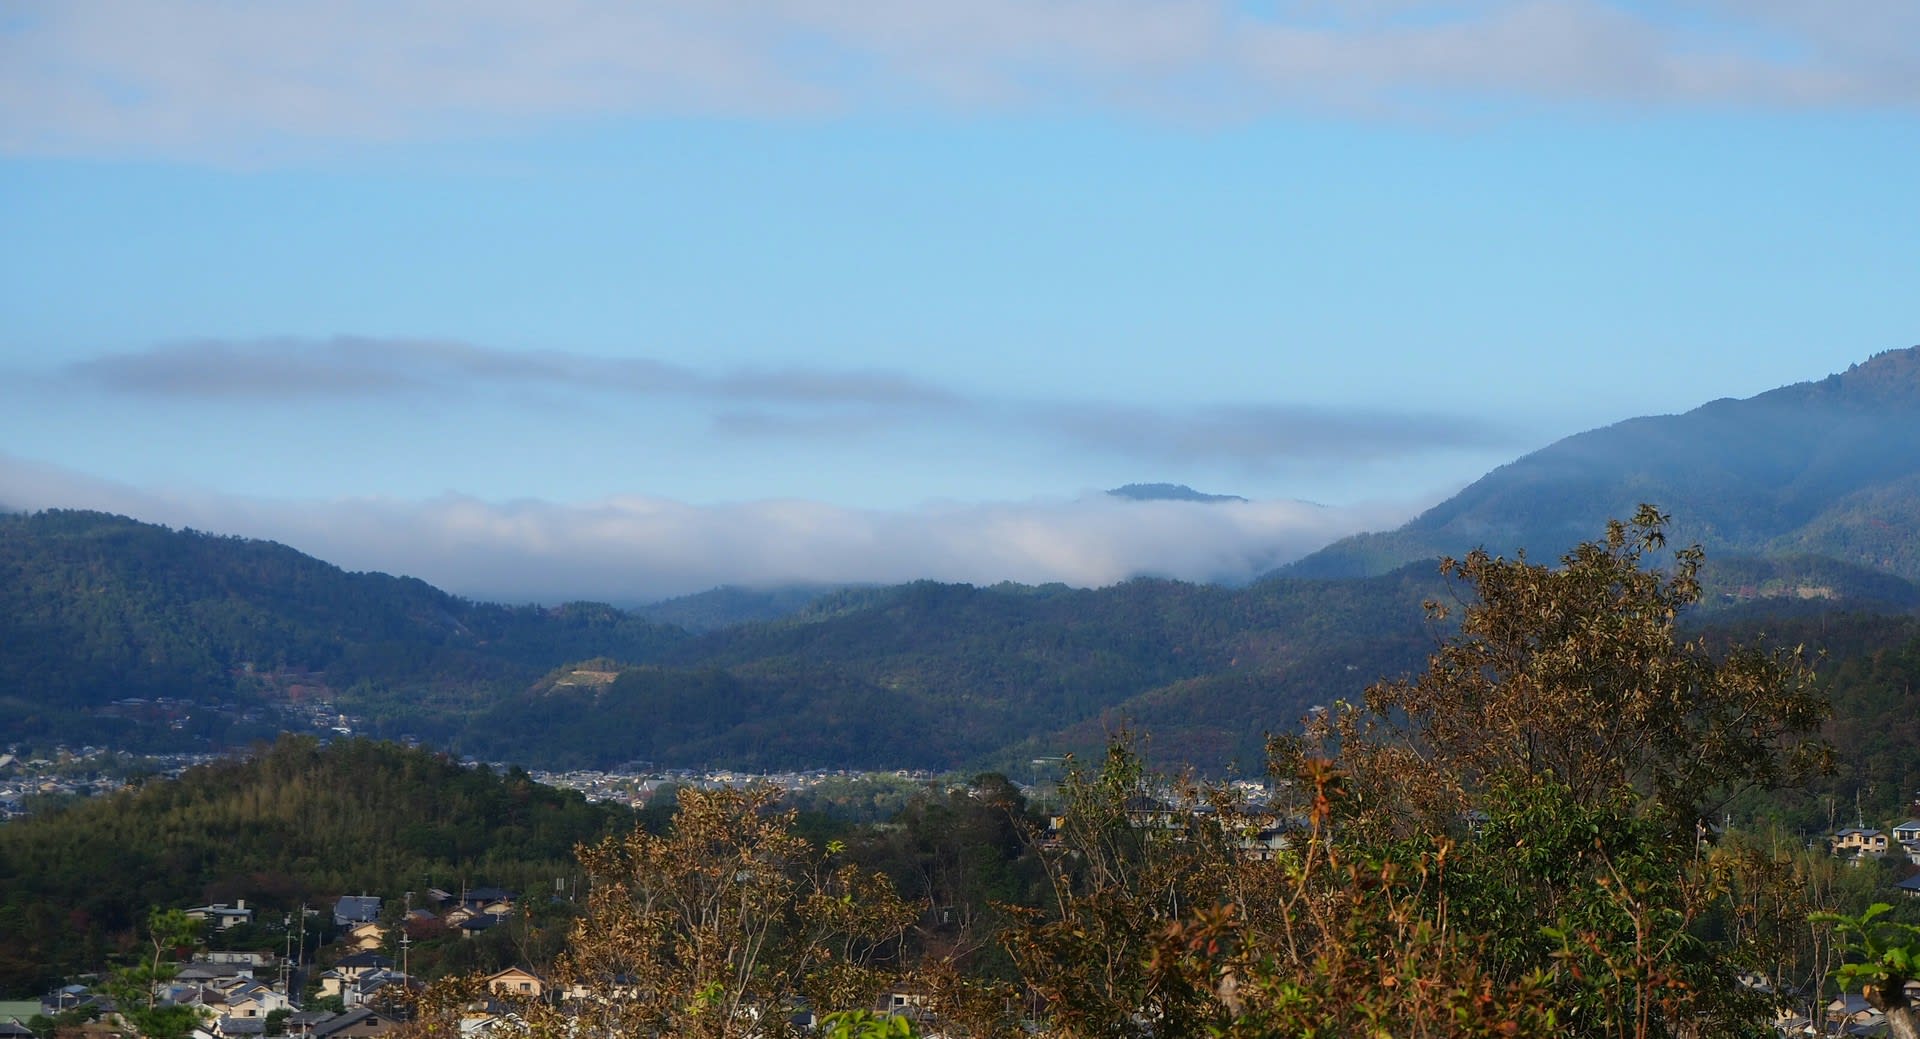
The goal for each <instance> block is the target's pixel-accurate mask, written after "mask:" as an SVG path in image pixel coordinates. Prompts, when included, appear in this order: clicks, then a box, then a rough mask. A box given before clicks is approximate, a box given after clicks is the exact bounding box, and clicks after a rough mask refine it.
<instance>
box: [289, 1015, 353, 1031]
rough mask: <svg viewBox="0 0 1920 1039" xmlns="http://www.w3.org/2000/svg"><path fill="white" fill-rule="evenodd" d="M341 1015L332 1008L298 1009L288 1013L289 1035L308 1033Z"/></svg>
mask: <svg viewBox="0 0 1920 1039" xmlns="http://www.w3.org/2000/svg"><path fill="white" fill-rule="evenodd" d="M339 1016H340V1015H339V1014H338V1013H337V1012H335V1011H332V1010H296V1011H294V1012H293V1013H291V1014H289V1015H287V1034H288V1035H307V1034H310V1033H311V1032H312V1031H313V1030H314V1029H315V1028H316V1027H318V1026H320V1025H323V1024H325V1023H327V1022H328V1021H331V1020H333V1019H334V1018H336V1017H339Z"/></svg>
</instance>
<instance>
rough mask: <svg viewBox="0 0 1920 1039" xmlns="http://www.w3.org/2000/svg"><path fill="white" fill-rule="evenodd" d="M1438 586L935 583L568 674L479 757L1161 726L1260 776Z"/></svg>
mask: <svg viewBox="0 0 1920 1039" xmlns="http://www.w3.org/2000/svg"><path fill="white" fill-rule="evenodd" d="M1442 592H1443V586H1442V584H1441V583H1440V580H1439V578H1438V577H1437V575H1436V574H1435V573H1434V572H1433V570H1432V568H1430V567H1426V566H1421V567H1417V568H1413V569H1411V570H1409V571H1405V572H1401V573H1397V574H1390V575H1385V576H1382V577H1379V578H1374V579H1370V580H1365V581H1344V582H1324V581H1295V580H1279V581H1271V582H1266V583H1264V584H1261V585H1256V586H1253V587H1250V588H1244V589H1228V588H1222V587H1217V586H1209V585H1191V584H1183V583H1180V582H1175V581H1159V580H1147V579H1141V580H1135V581H1129V582H1126V583H1124V584H1120V585H1116V586H1113V587H1110V588H1102V589H1091V590H1090V589H1072V588H1067V587H1065V586H1061V585H1052V586H1046V587H1041V588H1032V587H1025V586H1018V585H1000V586H996V587H992V588H976V587H972V586H969V585H950V584H938V583H934V582H928V581H923V582H916V583H913V584H908V585H901V586H896V587H892V588H881V589H861V590H855V591H849V592H843V593H838V594H836V595H834V596H829V597H828V598H826V599H823V600H821V601H820V602H819V603H816V604H815V605H814V606H813V607H811V608H809V609H808V610H806V611H804V612H802V613H801V614H798V615H796V616H794V617H792V618H789V619H788V620H785V621H780V622H775V623H770V624H749V625H744V626H741V627H736V628H729V629H726V630H724V631H717V632H713V633H711V634H708V635H705V636H701V637H699V638H697V639H694V640H691V641H688V642H686V643H683V644H681V645H678V646H676V647H673V648H671V649H669V650H667V651H665V652H662V653H661V654H659V655H658V656H656V657H655V658H654V660H652V661H650V662H647V663H645V664H643V665H640V666H634V667H626V668H620V667H605V666H602V667H597V668H593V669H563V670H561V671H558V672H556V673H554V674H553V675H550V676H549V677H548V679H547V680H545V681H543V682H541V683H539V684H537V685H535V686H534V687H532V688H530V689H528V690H527V691H525V692H524V693H521V694H518V695H515V696H512V697H508V698H506V699H504V700H501V701H499V702H497V703H496V704H495V705H494V706H493V708H491V710H489V711H487V712H486V713H483V714H481V715H479V716H477V717H476V719H475V723H474V724H473V725H471V726H469V727H468V728H467V730H466V731H465V732H464V733H463V735H462V736H461V741H462V742H461V744H460V749H461V750H462V752H463V753H470V754H476V755H479V756H482V757H503V756H516V757H519V758H520V759H522V760H539V761H543V762H552V763H557V764H564V765H570V766H586V765H605V764H610V763H614V762H620V761H626V760H630V759H636V758H637V759H642V760H647V761H651V762H653V763H655V764H657V765H661V766H693V765H726V766H730V767H738V768H750V769H778V768H792V767H809V766H818V765H831V766H836V767H858V768H897V767H903V766H917V767H929V768H961V767H967V768H974V767H981V766H993V767H1000V768H1011V767H1015V766H1023V765H1024V763H1025V762H1026V761H1027V760H1029V759H1030V758H1032V757H1034V756H1039V755H1045V756H1052V755H1058V754H1060V753H1062V752H1063V751H1068V750H1077V751H1086V750H1092V749H1097V748H1098V747H1100V746H1101V745H1102V744H1103V743H1104V741H1105V734H1106V732H1107V731H1108V730H1110V729H1113V728H1117V727H1119V726H1122V725H1125V724H1128V723H1130V722H1132V721H1138V722H1141V723H1142V724H1146V723H1151V727H1152V730H1153V736H1154V743H1153V747H1152V751H1153V753H1154V754H1155V755H1156V756H1158V757H1160V758H1163V759H1165V760H1169V761H1177V762H1192V763H1199V764H1202V765H1205V766H1208V767H1217V766H1219V765H1221V764H1224V763H1227V762H1230V761H1236V760H1237V761H1239V762H1240V763H1241V764H1243V765H1252V764H1254V763H1256V762H1258V761H1259V759H1260V753H1261V750H1262V748H1263V746H1264V738H1265V734H1266V733H1268V732H1278V731H1283V730H1288V729H1291V728H1292V727H1293V726H1294V725H1295V724H1296V723H1297V721H1298V720H1299V718H1300V717H1301V715H1302V714H1304V713H1305V712H1306V710H1307V709H1308V708H1309V707H1311V706H1312V705H1314V704H1316V703H1328V702H1331V701H1332V700H1334V699H1338V698H1343V697H1344V698H1349V699H1351V698H1354V697H1357V696H1358V695H1359V694H1360V693H1361V691H1362V690H1363V689H1364V688H1365V686H1366V684H1367V683H1368V682H1370V681H1372V680H1373V679H1375V678H1378V677H1380V676H1381V675H1382V674H1399V673H1404V672H1406V671H1408V670H1411V669H1413V668H1415V667H1417V666H1418V665H1419V663H1420V662H1421V661H1422V660H1424V658H1425V654H1426V653H1427V652H1429V651H1430V650H1431V649H1432V645H1433V642H1432V632H1431V630H1430V628H1429V627H1428V625H1427V623H1426V621H1425V619H1424V614H1423V611H1422V608H1421V602H1422V600H1423V599H1424V598H1427V597H1430V596H1433V595H1436V594H1442Z"/></svg>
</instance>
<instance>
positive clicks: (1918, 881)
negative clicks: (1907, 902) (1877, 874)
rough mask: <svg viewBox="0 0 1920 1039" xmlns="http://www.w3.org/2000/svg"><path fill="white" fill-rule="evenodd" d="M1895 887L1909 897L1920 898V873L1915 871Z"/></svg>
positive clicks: (1894, 887)
mask: <svg viewBox="0 0 1920 1039" xmlns="http://www.w3.org/2000/svg"><path fill="white" fill-rule="evenodd" d="M1893 889H1894V890H1895V891H1898V892H1900V893H1901V894H1903V895H1905V896H1907V897H1908V898H1920V873H1915V874H1914V875H1913V876H1911V877H1908V878H1907V879H1905V880H1903V881H1901V882H1900V883H1898V884H1895V885H1894V886H1893Z"/></svg>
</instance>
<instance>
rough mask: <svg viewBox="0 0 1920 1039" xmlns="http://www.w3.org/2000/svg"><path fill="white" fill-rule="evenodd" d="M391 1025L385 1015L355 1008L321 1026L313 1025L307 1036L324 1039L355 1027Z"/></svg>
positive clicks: (363, 1008) (391, 1021) (390, 1019)
mask: <svg viewBox="0 0 1920 1039" xmlns="http://www.w3.org/2000/svg"><path fill="white" fill-rule="evenodd" d="M393 1023H394V1022H393V1019H392V1018H390V1017H388V1016H386V1015H385V1014H381V1013H378V1012H376V1011H373V1010H369V1009H367V1008H366V1007H355V1008H354V1009H352V1010H349V1011H347V1012H346V1013H344V1014H341V1015H339V1016H337V1017H333V1018H329V1019H328V1020H327V1021H325V1022H324V1023H322V1024H317V1025H314V1026H313V1031H312V1032H310V1033H308V1034H310V1035H313V1036H314V1037H315V1039H326V1037H327V1036H330V1035H333V1034H335V1033H337V1032H344V1031H347V1030H348V1029H351V1028H353V1027H354V1026H355V1025H367V1024H385V1025H389V1026H391V1025H392V1024H393Z"/></svg>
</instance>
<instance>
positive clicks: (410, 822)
mask: <svg viewBox="0 0 1920 1039" xmlns="http://www.w3.org/2000/svg"><path fill="white" fill-rule="evenodd" d="M630 819H631V815H630V813H628V812H627V811H626V810H625V809H622V808H619V807H617V806H613V805H607V804H598V805H595V804H588V803H587V802H586V801H585V800H584V799H583V798H582V797H581V796H580V795H578V794H576V793H570V792H562V791H558V790H555V789H552V788H550V787H545V786H541V785H539V784H537V783H534V782H533V781H532V779H530V778H529V777H528V776H527V775H526V774H525V773H524V772H517V771H516V772H512V773H509V774H508V775H506V776H498V775H495V774H493V773H491V772H489V771H486V770H484V769H475V768H466V767H462V766H461V765H459V764H458V763H456V762H453V761H450V760H447V759H446V758H444V757H440V756H436V755H433V754H430V753H428V752H426V751H420V750H407V749H405V748H402V747H399V746H396V745H393V744H380V743H372V742H367V741H361V740H342V741H339V742H336V743H333V744H331V745H327V746H322V745H320V744H318V743H316V742H315V741H313V740H311V739H305V738H295V737H288V738H284V739H282V740H280V741H279V742H277V743H275V744H272V745H271V746H263V747H260V748H258V749H257V751H256V752H255V754H254V755H253V756H252V757H250V758H247V759H245V760H238V759H236V760H229V761H223V762H219V763H215V764H212V765H207V766H202V767H200V768H196V769H191V770H189V771H188V772H186V773H185V774H184V775H182V776H181V777H180V778H179V779H178V780H177V781H167V782H153V783H149V784H148V785H146V786H145V787H143V788H141V789H138V790H132V791H128V792H125V793H122V794H119V795H115V796H111V797H102V798H95V799H92V800H89V801H87V802H84V803H81V804H78V805H76V806H74V807H73V808H72V809H70V810H68V811H65V812H62V813H59V814H57V815H52V816H47V817H40V818H30V819H23V820H17V821H14V822H11V823H8V824H7V825H5V826H0V931H4V932H5V933H6V934H8V935H9V936H10V937H11V938H12V939H13V940H12V941H10V942H8V943H5V946H6V947H5V948H4V949H0V990H7V991H35V990H38V989H40V988H41V987H43V986H46V985H50V984H53V983H55V982H57V981H58V980H59V979H60V978H61V977H62V976H63V975H64V974H66V973H69V972H72V971H76V970H82V969H87V968H89V967H91V966H93V965H96V964H98V963H100V962H102V961H104V960H105V958H106V954H107V952H108V950H109V949H111V948H112V947H114V946H116V945H119V944H121V943H122V942H124V941H125V940H127V939H128V938H130V937H131V934H132V931H133V929H134V928H135V926H136V925H137V924H138V923H139V922H141V920H142V915H141V914H143V913H144V911H145V908H146V907H148V906H154V905H159V906H175V907H178V906H187V905H195V904H204V903H206V902H209V901H222V902H229V903H231V902H232V901H234V900H235V899H236V898H245V899H248V900H249V902H250V903H252V904H254V905H255V906H256V907H259V908H260V909H261V910H262V913H261V919H262V920H263V921H264V920H265V919H269V918H270V919H271V920H272V922H273V924H274V925H276V926H277V925H278V924H279V922H280V918H281V915H282V914H283V913H286V912H290V911H292V910H294V909H295V908H296V907H298V906H299V905H301V904H302V903H303V902H305V903H313V904H319V903H321V902H323V901H324V900H326V899H329V898H333V897H337V896H339V895H341V894H346V893H361V892H367V891H372V892H379V891H388V892H389V893H390V894H391V895H394V896H397V895H398V894H399V892H398V891H395V890H393V889H394V887H396V886H404V887H408V888H414V889H416V890H424V889H425V887H426V886H427V885H428V884H439V885H441V886H443V887H447V888H448V889H449V890H452V889H455V888H457V887H458V885H459V884H460V882H461V881H462V880H463V879H473V880H479V879H482V878H484V879H485V880H486V881H487V882H490V883H495V884H502V885H511V886H515V887H521V888H532V887H536V886H549V887H550V886H551V885H552V883H553V878H555V877H559V876H567V875H577V874H578V869H577V866H576V865H575V864H574V861H573V857H572V849H573V847H574V845H575V844H577V843H579V842H581V841H591V840H597V839H599V838H600V837H601V836H603V835H605V834H608V833H611V832H614V831H615V830H616V829H619V828H622V827H624V826H625V825H628V824H629V823H630ZM281 940H282V936H281V932H278V931H276V932H274V936H273V940H272V942H271V943H270V944H271V945H275V946H277V945H278V944H280V942H281ZM463 944H472V943H463ZM468 951H472V950H468Z"/></svg>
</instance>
